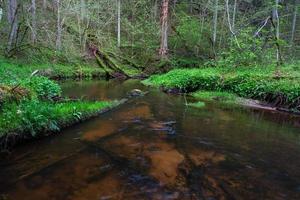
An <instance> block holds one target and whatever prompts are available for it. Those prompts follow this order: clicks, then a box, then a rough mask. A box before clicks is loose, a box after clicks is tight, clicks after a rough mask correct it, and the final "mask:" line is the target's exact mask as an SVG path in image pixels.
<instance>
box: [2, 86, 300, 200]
mask: <svg viewBox="0 0 300 200" xmlns="http://www.w3.org/2000/svg"><path fill="white" fill-rule="evenodd" d="M62 85H63V88H64V93H65V95H68V96H75V97H82V96H83V97H84V98H85V99H100V100H107V99H120V98H123V97H125V96H126V93H127V92H128V91H130V90H131V89H133V88H139V89H142V90H145V91H146V90H147V91H150V92H149V94H148V95H146V96H145V97H139V98H133V99H130V100H129V102H128V103H127V104H125V105H122V106H121V107H119V108H117V109H115V110H113V111H112V112H109V113H106V114H103V115H102V116H100V117H98V118H95V119H92V120H90V121H88V122H85V123H82V124H80V125H77V126H75V127H72V128H69V129H67V130H65V131H63V132H62V133H60V134H58V135H56V136H53V137H49V138H44V139H42V140H39V141H34V142H32V143H29V144H26V145H22V146H20V147H18V148H16V149H15V150H14V151H13V152H11V154H10V155H7V156H2V157H1V158H0V194H1V195H0V196H1V197H0V199H12V200H26V199H28V200H43V199H58V200H60V199H62V200H65V199H66V200H77V199H78V200H84V199H85V200H93V199H95V200H107V199H135V200H137V199H138V200H139V199H180V200H181V199H183V200H184V199H205V200H214V199H221V200H222V199H237V200H240V199H253V200H260V199H271V200H276V199H300V131H299V130H300V127H299V124H300V122H299V119H297V118H295V117H291V116H289V115H282V114H278V113H271V112H269V111H259V110H250V109H241V108H226V107H224V106H220V105H218V104H214V103H207V104H206V107H204V108H191V107H186V106H185V105H184V103H185V100H184V98H183V97H180V96H171V95H167V94H164V93H162V92H160V91H158V90H156V89H150V88H146V87H144V86H142V85H141V84H140V83H139V82H138V81H133V80H130V81H126V82H124V83H120V82H117V81H110V82H105V81H90V82H77V83H75V82H66V83H64V84H62ZM188 101H192V99H188Z"/></svg>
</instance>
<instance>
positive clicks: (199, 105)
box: [188, 101, 205, 108]
mask: <svg viewBox="0 0 300 200" xmlns="http://www.w3.org/2000/svg"><path fill="white" fill-rule="evenodd" d="M188 106H191V107H195V108H203V107H205V103H204V102H202V101H198V102H195V103H189V104H188Z"/></svg>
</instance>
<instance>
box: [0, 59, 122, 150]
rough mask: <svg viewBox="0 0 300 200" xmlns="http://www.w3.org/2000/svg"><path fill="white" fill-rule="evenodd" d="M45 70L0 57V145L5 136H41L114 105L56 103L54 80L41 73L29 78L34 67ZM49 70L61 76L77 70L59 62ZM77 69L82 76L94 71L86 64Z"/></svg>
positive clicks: (57, 94) (57, 88)
mask: <svg viewBox="0 0 300 200" xmlns="http://www.w3.org/2000/svg"><path fill="white" fill-rule="evenodd" d="M48 69H49V66H41V65H23V64H18V63H11V62H9V61H7V60H3V59H2V60H1V59H0V145H1V144H3V143H2V142H3V140H4V138H6V136H8V138H11V137H10V136H12V138H18V139H19V140H22V139H23V138H30V137H37V136H43V135H46V134H48V133H52V132H57V131H59V130H61V129H62V128H64V127H66V126H70V125H72V124H74V123H77V122H79V121H83V120H86V119H88V118H90V117H93V116H96V115H98V114H99V113H100V112H101V111H103V110H104V109H107V108H111V107H113V106H116V105H117V104H118V102H81V101H78V102H77V101H76V102H74V101H62V102H64V103H58V102H57V100H62V97H61V88H60V86H59V85H58V84H57V83H55V82H54V81H52V80H50V79H49V78H48V77H44V76H32V77H31V74H32V72H33V71H35V70H40V71H43V70H44V71H45V72H46V71H47V70H48ZM51 70H53V72H54V73H56V75H57V76H61V77H64V78H67V77H72V76H77V73H78V72H76V69H74V68H72V67H70V66H63V65H58V66H54V67H52V68H51ZM74 70H75V72H74ZM80 70H81V71H84V73H85V76H93V74H94V73H95V71H93V70H94V69H92V68H90V67H81V68H80ZM53 72H51V76H52V75H53V74H54V73H53ZM80 73H81V72H80ZM99 73H100V72H99ZM56 75H55V76H56ZM8 142H9V141H8Z"/></svg>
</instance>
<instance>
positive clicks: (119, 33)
mask: <svg viewBox="0 0 300 200" xmlns="http://www.w3.org/2000/svg"><path fill="white" fill-rule="evenodd" d="M117 10H118V11H117V15H118V17H117V24H118V27H117V29H118V30H117V32H118V39H117V40H118V41H117V43H118V47H119V48H120V47H121V0H117Z"/></svg>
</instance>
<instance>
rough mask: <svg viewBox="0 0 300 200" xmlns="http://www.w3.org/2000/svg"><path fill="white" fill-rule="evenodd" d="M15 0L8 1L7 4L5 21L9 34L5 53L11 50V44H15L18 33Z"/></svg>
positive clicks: (16, 4)
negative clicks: (7, 24)
mask: <svg viewBox="0 0 300 200" xmlns="http://www.w3.org/2000/svg"><path fill="white" fill-rule="evenodd" d="M17 7H18V3H17V0H9V1H8V4H7V20H8V23H9V25H10V33H9V38H8V44H7V51H10V50H11V49H12V44H13V43H14V42H15V40H16V37H17V31H18V19H17Z"/></svg>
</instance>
